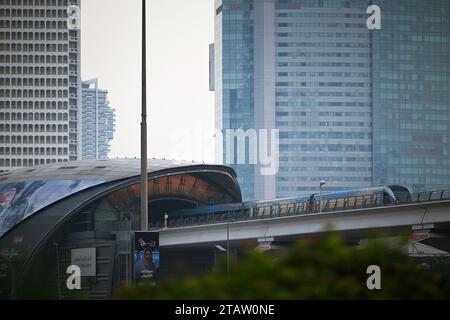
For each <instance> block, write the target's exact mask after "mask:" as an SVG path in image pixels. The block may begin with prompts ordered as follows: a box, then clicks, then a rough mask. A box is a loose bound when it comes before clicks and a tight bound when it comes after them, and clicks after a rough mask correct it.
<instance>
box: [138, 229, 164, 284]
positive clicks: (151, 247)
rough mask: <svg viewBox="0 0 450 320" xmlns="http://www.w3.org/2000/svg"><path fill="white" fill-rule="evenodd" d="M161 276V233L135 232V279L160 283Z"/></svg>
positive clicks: (142, 281)
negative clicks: (159, 277)
mask: <svg viewBox="0 0 450 320" xmlns="http://www.w3.org/2000/svg"><path fill="white" fill-rule="evenodd" d="M158 276H159V233H158V232H140V231H139V232H135V233H134V280H135V282H136V283H137V284H141V283H144V282H152V283H154V284H157V283H158Z"/></svg>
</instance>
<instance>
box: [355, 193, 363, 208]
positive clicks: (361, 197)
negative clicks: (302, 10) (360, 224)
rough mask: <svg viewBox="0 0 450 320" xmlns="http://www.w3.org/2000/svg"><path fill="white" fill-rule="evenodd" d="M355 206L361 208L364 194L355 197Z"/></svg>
mask: <svg viewBox="0 0 450 320" xmlns="http://www.w3.org/2000/svg"><path fill="white" fill-rule="evenodd" d="M355 200H356V201H355V208H362V207H363V206H364V196H359V197H356V199H355Z"/></svg>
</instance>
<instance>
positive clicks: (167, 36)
mask: <svg viewBox="0 0 450 320" xmlns="http://www.w3.org/2000/svg"><path fill="white" fill-rule="evenodd" d="M81 14H82V17H81V19H82V20H81V22H82V24H81V26H82V40H81V47H82V48H81V52H82V56H81V59H82V71H81V74H82V78H83V79H84V80H87V79H91V78H94V77H96V78H98V79H99V86H100V88H102V89H107V90H108V91H109V101H110V104H111V105H112V106H113V107H114V108H115V109H116V133H115V135H114V140H113V143H112V151H111V153H110V157H111V158H115V157H139V154H140V142H139V132H140V131H139V130H140V127H139V124H140V108H141V103H140V99H141V98H140V97H141V94H140V92H141V91H140V85H141V84H140V81H141V77H140V68H141V62H140V61H141V44H140V42H141V25H140V23H141V0H127V1H124V0H82V3H81ZM147 34H148V38H147V39H148V41H147V43H148V45H147V48H148V49H147V50H148V56H147V59H148V69H147V74H148V114H149V118H148V129H149V135H148V139H149V157H158V158H163V157H164V158H169V159H170V158H174V154H175V155H177V156H176V158H183V159H185V160H197V161H206V162H212V161H213V160H214V155H213V150H210V149H208V150H206V149H205V150H199V149H198V143H197V145H196V143H195V141H194V142H192V144H191V146H190V147H189V148H185V149H184V150H183V149H182V148H181V149H179V150H175V151H174V142H176V141H174V139H175V137H176V136H180V132H185V133H186V134H189V137H191V136H192V137H194V136H195V135H196V134H197V136H198V133H199V131H201V132H206V133H207V137H206V138H204V137H203V139H207V140H208V141H209V139H211V142H212V141H213V137H212V133H213V132H212V130H214V93H213V92H209V90H208V45H209V44H210V43H212V42H213V41H214V1H213V0H190V1H186V0H147ZM209 133H211V134H210V135H209ZM189 137H185V139H188V138H189ZM197 140H198V139H197ZM183 144H184V145H187V144H186V142H183ZM178 146H179V145H178ZM196 148H197V149H196Z"/></svg>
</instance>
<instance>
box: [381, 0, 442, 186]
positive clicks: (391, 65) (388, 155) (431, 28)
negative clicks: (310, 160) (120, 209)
mask: <svg viewBox="0 0 450 320" xmlns="http://www.w3.org/2000/svg"><path fill="white" fill-rule="evenodd" d="M374 4H377V5H379V6H380V7H381V8H382V10H383V11H382V30H381V31H382V32H374V33H373V118H374V119H373V123H374V128H373V130H374V135H373V139H374V142H373V144H374V172H373V176H374V183H375V184H389V183H399V184H403V185H406V186H408V187H411V188H412V189H413V190H414V191H423V190H433V189H444V188H447V187H448V186H449V184H450V157H449V154H450V131H449V127H448V124H449V117H450V105H449V102H450V80H449V79H450V46H449V30H450V25H449V15H450V12H449V1H448V0H429V1H423V0H396V1H391V0H383V1H374Z"/></svg>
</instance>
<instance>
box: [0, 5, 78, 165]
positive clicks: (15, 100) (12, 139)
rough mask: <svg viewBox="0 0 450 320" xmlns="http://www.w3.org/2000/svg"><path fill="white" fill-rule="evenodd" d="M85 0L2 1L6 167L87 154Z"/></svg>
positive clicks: (0, 107)
mask: <svg viewBox="0 0 450 320" xmlns="http://www.w3.org/2000/svg"><path fill="white" fill-rule="evenodd" d="M71 5H76V6H78V7H79V6H80V0H0V170H9V169H12V168H16V167H31V166H36V165H41V164H48V163H55V162H67V161H72V160H77V159H79V158H80V156H81V152H80V145H79V144H80V140H81V139H79V134H80V131H81V121H78V119H79V118H80V116H81V115H80V113H81V80H80V30H79V29H78V30H69V28H68V23H67V22H68V7H69V6H71Z"/></svg>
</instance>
